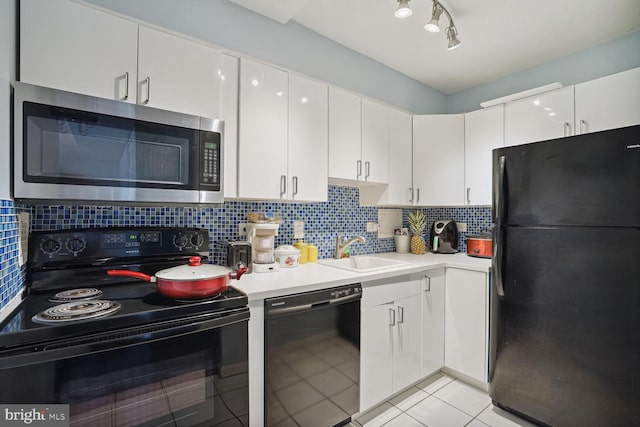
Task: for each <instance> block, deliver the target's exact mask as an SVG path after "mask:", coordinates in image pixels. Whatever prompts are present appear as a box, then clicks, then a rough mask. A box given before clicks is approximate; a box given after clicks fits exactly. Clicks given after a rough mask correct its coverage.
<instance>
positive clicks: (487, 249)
mask: <svg viewBox="0 0 640 427" xmlns="http://www.w3.org/2000/svg"><path fill="white" fill-rule="evenodd" d="M491 249H492V244H491V233H479V234H477V235H475V236H468V237H467V255H469V256H475V257H478V258H491V253H492V252H491Z"/></svg>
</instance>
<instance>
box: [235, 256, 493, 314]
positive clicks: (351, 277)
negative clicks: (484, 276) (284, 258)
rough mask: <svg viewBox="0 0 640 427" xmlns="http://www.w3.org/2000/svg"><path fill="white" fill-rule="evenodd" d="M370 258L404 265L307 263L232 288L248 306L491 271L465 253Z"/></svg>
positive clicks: (253, 276) (254, 277)
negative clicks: (355, 268) (355, 267)
mask: <svg viewBox="0 0 640 427" xmlns="http://www.w3.org/2000/svg"><path fill="white" fill-rule="evenodd" d="M369 256H373V257H378V258H387V259H393V260H398V261H403V262H406V263H407V264H404V265H402V266H397V267H393V268H389V269H385V270H382V271H373V272H368V273H355V272H351V271H348V270H343V269H339V268H335V267H329V266H326V265H322V264H321V263H307V264H302V265H300V266H298V267H294V268H282V269H280V271H277V272H274V273H251V274H246V275H244V276H242V277H241V278H240V280H237V281H233V282H232V285H233V286H234V287H236V288H238V289H240V290H242V291H243V292H245V293H246V294H247V296H248V297H249V301H250V302H251V301H256V300H263V299H265V298H272V297H277V296H282V295H288V294H295V293H300V292H308V291H313V290H317V289H323V288H330V287H334V286H341V285H349V284H353V283H360V282H365V281H370V280H377V279H384V278H387V277H393V276H398V275H401V274H409V273H416V272H419V271H423V270H431V269H434V268H441V267H454V268H461V269H465V270H474V271H481V272H485V273H486V272H488V271H489V268H490V267H491V260H490V259H486V258H474V257H470V256H468V255H466V254H464V253H457V254H452V255H448V254H432V253H427V254H425V255H413V254H399V253H396V252H389V253H381V254H370V255H369Z"/></svg>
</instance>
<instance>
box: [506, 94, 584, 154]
mask: <svg viewBox="0 0 640 427" xmlns="http://www.w3.org/2000/svg"><path fill="white" fill-rule="evenodd" d="M573 97H574V96H573V86H570V87H565V88H562V89H558V90H554V91H551V92H546V93H543V94H540V95H535V96H530V97H528V98H523V99H519V100H517V101H513V102H509V103H508V104H507V105H506V106H505V111H504V117H505V118H504V126H505V146H511V145H518V144H526V143H529V142H536V141H544V140H547V139H554V138H562V137H563V136H571V135H575V127H574V99H573Z"/></svg>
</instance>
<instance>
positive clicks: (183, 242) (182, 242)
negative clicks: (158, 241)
mask: <svg viewBox="0 0 640 427" xmlns="http://www.w3.org/2000/svg"><path fill="white" fill-rule="evenodd" d="M187 243H189V239H188V238H187V236H184V235H182V234H180V235H178V236H176V237H174V238H173V244H174V245H176V246H177V247H179V248H184V247H185V246H187Z"/></svg>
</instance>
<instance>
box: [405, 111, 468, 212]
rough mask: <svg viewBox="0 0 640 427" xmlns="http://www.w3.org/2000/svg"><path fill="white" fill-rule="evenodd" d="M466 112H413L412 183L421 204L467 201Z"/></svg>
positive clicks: (453, 203) (456, 204) (430, 204)
mask: <svg viewBox="0 0 640 427" xmlns="http://www.w3.org/2000/svg"><path fill="white" fill-rule="evenodd" d="M462 159H464V115H463V114H440V115H427V116H413V186H414V188H415V190H416V198H415V201H416V204H418V205H421V206H462V205H464V167H463V166H462Z"/></svg>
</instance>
